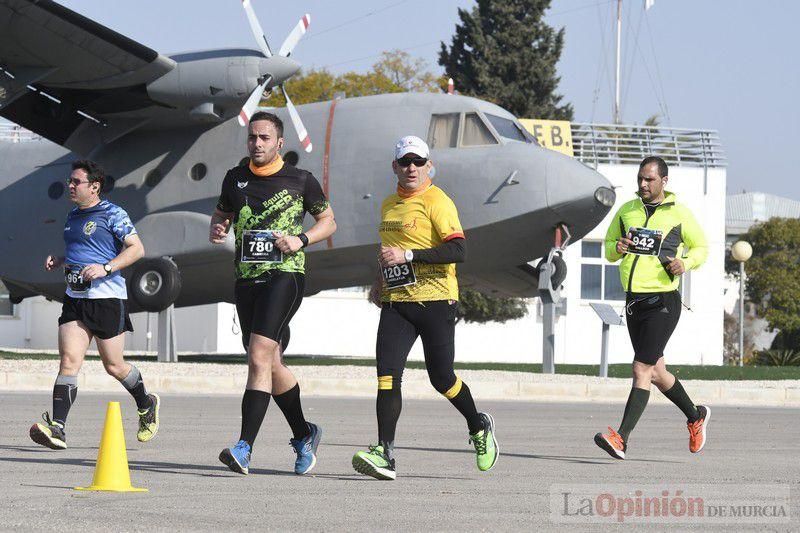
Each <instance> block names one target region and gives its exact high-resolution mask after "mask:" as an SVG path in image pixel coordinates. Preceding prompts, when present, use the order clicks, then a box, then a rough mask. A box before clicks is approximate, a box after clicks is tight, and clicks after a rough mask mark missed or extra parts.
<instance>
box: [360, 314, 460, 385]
mask: <svg viewBox="0 0 800 533" xmlns="http://www.w3.org/2000/svg"><path fill="white" fill-rule="evenodd" d="M457 309H458V302H450V301H448V300H439V301H434V302H394V303H388V302H384V303H383V305H382V307H381V320H380V323H379V324H378V341H377V346H376V358H377V367H378V368H377V369H378V378H379V381H380V378H382V377H385V376H392V378H393V384H394V388H399V384H400V381H401V380H402V376H403V370H405V366H406V360H407V359H408V353H409V352H410V351H411V347H412V346H413V345H414V342H415V341H416V340H417V337H421V338H422V349H423V351H424V352H425V368H426V369H427V370H428V378H429V379H430V381H431V384H432V385H433V387H434V388H435V389H436V390H437V391H438V392H440V393H442V394H444V393H445V392H446V391H447V390H448V389H450V388H451V387H453V385H454V384H455V383H456V381H457V378H456V375H455V372H454V371H453V360H454V359H455V333H456V311H457Z"/></svg>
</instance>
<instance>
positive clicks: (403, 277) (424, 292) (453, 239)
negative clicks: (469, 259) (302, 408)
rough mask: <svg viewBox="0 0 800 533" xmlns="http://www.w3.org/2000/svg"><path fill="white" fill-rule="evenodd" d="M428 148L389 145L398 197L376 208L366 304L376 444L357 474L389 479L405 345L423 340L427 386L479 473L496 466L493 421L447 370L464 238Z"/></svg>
mask: <svg viewBox="0 0 800 533" xmlns="http://www.w3.org/2000/svg"><path fill="white" fill-rule="evenodd" d="M429 156H430V151H429V150H428V145H427V144H426V143H425V141H423V140H422V139H420V138H419V137H414V136H407V137H403V138H402V139H400V141H399V142H398V143H397V145H396V146H395V154H394V161H392V170H394V173H395V175H396V176H397V181H398V186H397V193H396V194H392V195H390V196H389V197H388V198H386V199H385V200H384V201H383V206H382V207H381V224H380V229H379V233H380V237H381V250H380V257H379V262H380V268H381V279H380V280H379V281H378V282H376V284H375V286H373V288H372V291H370V300H371V301H372V302H373V303H375V304H376V305H378V306H379V307H380V308H381V319H380V324H379V325H378V341H377V366H378V400H377V412H378V444H377V445H375V446H370V447H369V451H360V452H358V453H356V454H355V456H353V468H355V469H356V471H358V472H360V473H362V474H366V475H368V476H372V477H374V478H376V479H395V477H396V471H395V460H394V435H395V428H396V427H397V420H398V419H399V418H400V410H401V408H402V402H403V399H402V394H401V388H400V386H401V380H402V376H403V370H404V368H405V365H406V359H407V358H408V353H409V351H411V346H412V345H413V344H414V342H415V341H416V340H417V337H422V347H423V349H424V352H425V367H426V368H427V370H428V377H429V378H430V381H431V384H432V385H433V387H434V388H435V389H436V390H437V391H438V392H439V393H441V394H442V395H444V397H445V398H447V399H448V400H450V403H452V404H453V406H455V408H456V409H458V411H459V412H460V413H461V414H462V415H464V418H465V419H466V421H467V427H468V428H469V433H470V441H471V442H472V443H473V444H474V446H475V452H476V454H477V463H478V468H479V469H480V470H481V471H486V470H489V469H490V468H492V467H493V466H494V465H495V463H496V462H497V457H498V455H499V453H500V451H499V450H500V449H499V447H498V445H497V440H496V439H495V435H494V419H493V418H492V417H491V415H488V414H486V413H479V412H478V410H477V409H476V408H475V401H474V400H473V399H472V394H471V393H470V390H469V387H467V384H466V383H464V382H463V381H461V378H459V377H458V376H456V374H455V372H454V371H453V360H454V358H455V324H456V309H457V306H458V282H457V280H456V265H455V263H463V262H464V260H465V259H466V252H467V250H466V239H465V237H464V231H463V230H462V229H461V223H460V222H459V220H458V211H457V210H456V206H455V204H453V201H452V200H451V199H450V198H449V197H448V196H447V195H446V194H445V193H444V191H442V189H440V188H439V187H437V186H435V185H433V184H432V183H431V180H430V171H431V169H432V168H433V164H432V163H431V161H430V159H429Z"/></svg>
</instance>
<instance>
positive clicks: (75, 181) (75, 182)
mask: <svg viewBox="0 0 800 533" xmlns="http://www.w3.org/2000/svg"><path fill="white" fill-rule="evenodd" d="M81 183H91V182H90V181H89V180H86V181H84V180H79V179H76V178H67V186H70V185H74V186H76V187H77V186H78V185H80V184H81Z"/></svg>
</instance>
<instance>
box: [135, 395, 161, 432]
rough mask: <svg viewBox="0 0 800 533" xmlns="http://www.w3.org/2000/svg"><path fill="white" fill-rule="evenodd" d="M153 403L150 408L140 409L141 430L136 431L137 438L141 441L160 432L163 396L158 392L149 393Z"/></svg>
mask: <svg viewBox="0 0 800 533" xmlns="http://www.w3.org/2000/svg"><path fill="white" fill-rule="evenodd" d="M148 396H150V400H152V403H151V404H150V408H149V409H145V410H143V411H138V413H139V431H138V432H137V433H136V438H137V439H139V442H147V441H149V440H150V439H152V438H153V437H155V436H156V433H158V424H159V421H160V420H159V410H160V409H161V398H159V396H158V394H153V393H151V394H148Z"/></svg>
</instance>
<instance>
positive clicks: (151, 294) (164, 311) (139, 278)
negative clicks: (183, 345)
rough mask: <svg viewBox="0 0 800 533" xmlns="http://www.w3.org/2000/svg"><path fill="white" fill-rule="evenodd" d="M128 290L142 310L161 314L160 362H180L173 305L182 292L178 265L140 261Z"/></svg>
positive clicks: (168, 261)
mask: <svg viewBox="0 0 800 533" xmlns="http://www.w3.org/2000/svg"><path fill="white" fill-rule="evenodd" d="M129 290H130V295H131V298H132V299H133V301H134V302H135V303H136V305H138V306H139V307H140V308H141V309H143V310H144V311H149V312H155V313H158V360H159V361H161V362H177V361H178V339H177V337H176V335H175V305H174V304H175V300H177V299H178V296H179V295H180V293H181V273H180V271H178V266H177V265H176V264H175V262H174V261H172V259H170V258H168V257H159V258H156V259H144V260H142V261H139V262H138V263H137V264H136V267H135V268H134V270H133V276H132V277H131V281H130V285H129Z"/></svg>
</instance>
